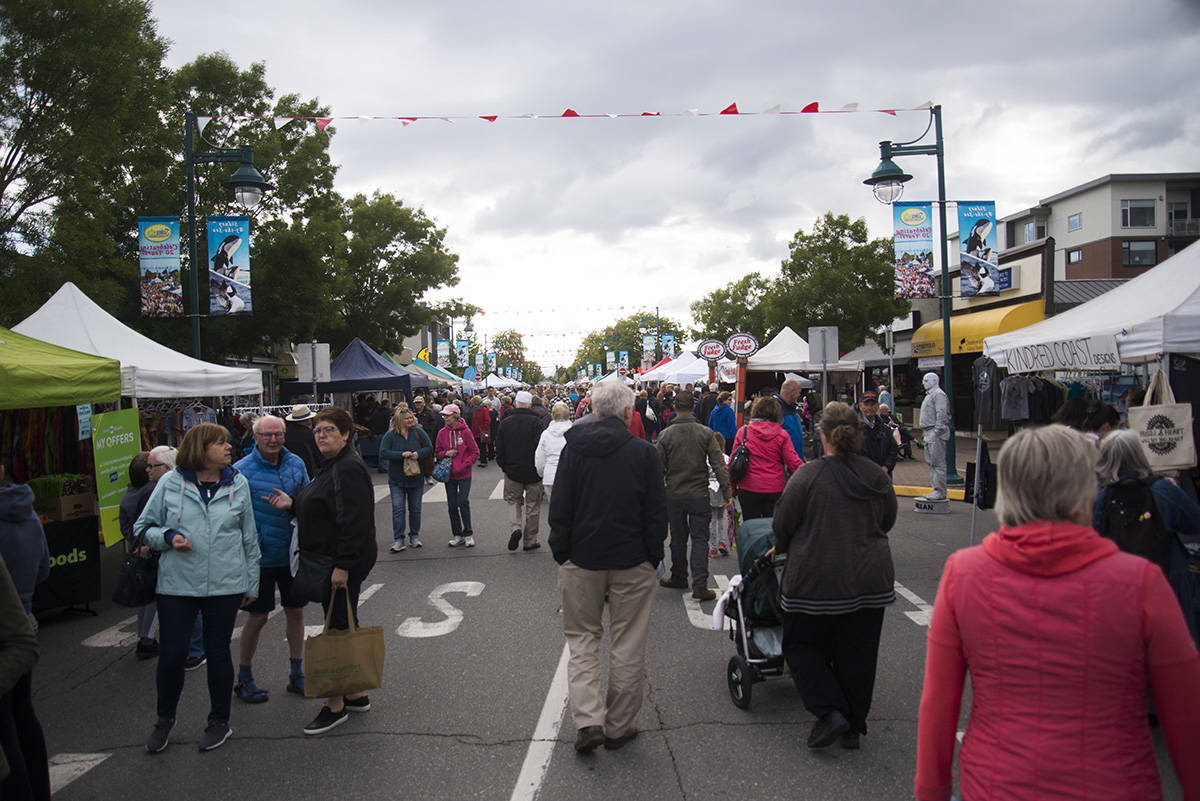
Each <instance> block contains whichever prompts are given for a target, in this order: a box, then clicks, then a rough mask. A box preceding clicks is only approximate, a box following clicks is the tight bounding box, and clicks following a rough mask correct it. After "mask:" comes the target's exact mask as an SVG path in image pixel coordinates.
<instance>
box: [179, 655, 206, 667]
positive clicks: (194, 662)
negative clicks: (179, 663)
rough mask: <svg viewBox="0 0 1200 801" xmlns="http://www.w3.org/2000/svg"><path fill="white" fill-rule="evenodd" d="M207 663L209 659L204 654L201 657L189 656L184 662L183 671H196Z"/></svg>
mask: <svg viewBox="0 0 1200 801" xmlns="http://www.w3.org/2000/svg"><path fill="white" fill-rule="evenodd" d="M207 661H208V657H206V656H204V655H203V654H201V655H200V656H189V657H188V658H187V659H185V660H183V669H184V670H195V669H196V668H198V667H202V666H203V665H204V663H205V662H207Z"/></svg>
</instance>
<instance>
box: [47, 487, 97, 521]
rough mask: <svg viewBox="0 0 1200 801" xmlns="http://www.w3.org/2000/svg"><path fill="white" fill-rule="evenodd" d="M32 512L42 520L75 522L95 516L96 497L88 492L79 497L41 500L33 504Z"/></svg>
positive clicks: (69, 496)
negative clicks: (78, 519) (81, 518)
mask: <svg viewBox="0 0 1200 801" xmlns="http://www.w3.org/2000/svg"><path fill="white" fill-rule="evenodd" d="M33 510H34V511H35V512H37V513H38V515H40V516H41V518H42V520H55V521H61V520H75V519H76V518H80V517H88V516H89V515H94V514H96V513H97V512H96V496H95V495H92V494H91V493H90V492H84V493H80V494H79V495H64V496H63V497H61V498H43V499H42V500H40V501H39V500H35V501H34V502H33Z"/></svg>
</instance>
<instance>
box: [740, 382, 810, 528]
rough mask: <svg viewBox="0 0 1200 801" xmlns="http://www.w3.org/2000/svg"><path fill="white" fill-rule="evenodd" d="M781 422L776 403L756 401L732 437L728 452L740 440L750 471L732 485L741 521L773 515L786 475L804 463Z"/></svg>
mask: <svg viewBox="0 0 1200 801" xmlns="http://www.w3.org/2000/svg"><path fill="white" fill-rule="evenodd" d="M782 419H783V412H782V411H780V409H779V402H778V401H776V400H775V399H774V398H759V399H758V400H756V401H754V405H753V406H751V407H750V423H749V424H748V425H746V426H743V427H742V428H739V429H738V432H737V434H735V435H734V437H733V450H732V452H734V453H736V452H737V449H738V446H739V445H740V444H741V443H742V440H743V439H745V440H746V448H747V450H749V451H750V469H748V470H747V471H746V475H744V476H742V480H741V481H735V482H734V484H733V488H734V490H736V491H737V497H738V503H739V504H741V507H742V519H743V520H752V519H754V518H756V517H770V516H771V515H773V514H774V513H775V502H776V501H778V500H779V496H780V495H781V494H782V493H783V488H784V485H786V484H787V479H788V476H790V475H791V474H792V473H795V472H796V470H797V469H798V468H799V467H800V465H802V464H804V460H802V459H801V458H800V456H799V455H798V454H797V453H796V448H795V447H794V446H793V445H792V438H791V437H789V436H788V433H787V432H786V431H784V430H783V426H782V425H780V421H781V420H782ZM785 467H786V468H787V473H786V474H785V473H784V472H783V470H784V468H785Z"/></svg>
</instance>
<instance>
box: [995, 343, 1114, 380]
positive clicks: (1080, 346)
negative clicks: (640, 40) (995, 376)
mask: <svg viewBox="0 0 1200 801" xmlns="http://www.w3.org/2000/svg"><path fill="white" fill-rule="evenodd" d="M1004 358H1005V359H1006V360H1007V362H1008V371H1009V372H1010V373H1034V372H1038V371H1039V370H1091V371H1100V372H1107V371H1115V370H1119V369H1120V366H1121V357H1120V355H1119V354H1118V353H1117V338H1116V337H1114V336H1098V337H1079V338H1077V339H1060V340H1056V341H1054V342H1041V343H1038V344H1037V345H1019V346H1017V347H1014V348H1008V349H1007V350H1006V351H1004Z"/></svg>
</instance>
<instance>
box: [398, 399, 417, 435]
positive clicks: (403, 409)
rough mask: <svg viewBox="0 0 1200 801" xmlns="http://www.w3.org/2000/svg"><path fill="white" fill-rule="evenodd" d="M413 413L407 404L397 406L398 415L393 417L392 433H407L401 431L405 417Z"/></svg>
mask: <svg viewBox="0 0 1200 801" xmlns="http://www.w3.org/2000/svg"><path fill="white" fill-rule="evenodd" d="M412 413H413V411H412V409H410V408H408V404H406V403H405V404H401V405H399V406H397V407H396V413H395V414H393V415H392V431H395V432H396V433H397V434H404V433H406V432H404V431H402V430H401V424H402V423H403V422H404V415H406V414H412ZM414 416H415V415H414Z"/></svg>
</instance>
